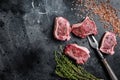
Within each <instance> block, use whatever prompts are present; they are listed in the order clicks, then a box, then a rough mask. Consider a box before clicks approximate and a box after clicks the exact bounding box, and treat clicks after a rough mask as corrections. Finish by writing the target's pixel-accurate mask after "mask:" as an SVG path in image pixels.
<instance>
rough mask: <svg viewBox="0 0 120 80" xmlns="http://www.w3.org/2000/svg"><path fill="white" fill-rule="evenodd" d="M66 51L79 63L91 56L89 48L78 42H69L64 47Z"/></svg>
mask: <svg viewBox="0 0 120 80" xmlns="http://www.w3.org/2000/svg"><path fill="white" fill-rule="evenodd" d="M64 53H65V54H66V55H68V56H70V57H71V58H73V59H74V60H76V63H77V64H84V63H85V62H86V61H87V60H88V58H89V57H90V55H89V53H90V52H89V50H88V49H87V48H86V47H82V46H78V45H77V44H68V45H67V46H66V47H65V49H64Z"/></svg>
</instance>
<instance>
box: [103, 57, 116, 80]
mask: <svg viewBox="0 0 120 80" xmlns="http://www.w3.org/2000/svg"><path fill="white" fill-rule="evenodd" d="M102 62H103V64H104V65H105V67H106V69H107V71H108V74H109V75H110V78H111V79H112V80H118V79H117V77H116V75H115V73H114V72H113V70H112V68H111V67H110V66H109V64H108V62H107V60H106V59H105V58H104V59H102Z"/></svg>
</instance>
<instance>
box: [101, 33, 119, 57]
mask: <svg viewBox="0 0 120 80" xmlns="http://www.w3.org/2000/svg"><path fill="white" fill-rule="evenodd" d="M116 44H117V41H116V36H115V34H114V33H112V32H108V31H106V33H105V34H104V37H103V39H102V44H101V46H100V51H101V52H103V53H106V54H110V55H113V54H114V53H115V51H114V47H115V45H116Z"/></svg>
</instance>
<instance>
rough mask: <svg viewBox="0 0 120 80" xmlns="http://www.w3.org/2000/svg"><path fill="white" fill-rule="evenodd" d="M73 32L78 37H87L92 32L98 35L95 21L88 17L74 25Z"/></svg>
mask: <svg viewBox="0 0 120 80" xmlns="http://www.w3.org/2000/svg"><path fill="white" fill-rule="evenodd" d="M72 33H73V34H75V35H76V36H78V37H81V38H85V37H86V36H88V35H91V34H94V35H96V34H97V33H98V31H97V27H96V24H95V22H94V21H92V20H90V19H89V17H86V18H85V20H84V21H83V22H81V23H77V24H73V25H72Z"/></svg>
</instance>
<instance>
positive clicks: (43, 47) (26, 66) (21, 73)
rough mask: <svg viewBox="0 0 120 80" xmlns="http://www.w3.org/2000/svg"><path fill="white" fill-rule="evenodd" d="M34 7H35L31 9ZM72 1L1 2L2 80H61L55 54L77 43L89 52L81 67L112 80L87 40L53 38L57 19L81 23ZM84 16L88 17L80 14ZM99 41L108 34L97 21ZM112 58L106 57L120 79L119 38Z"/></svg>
mask: <svg viewBox="0 0 120 80" xmlns="http://www.w3.org/2000/svg"><path fill="white" fill-rule="evenodd" d="M32 2H33V3H34V7H33V6H32ZM72 2H73V0H0V80H58V79H60V80H61V78H59V77H58V76H57V75H55V73H54V70H55V61H54V54H53V51H54V50H57V49H58V46H59V45H63V46H65V45H66V44H69V43H77V44H79V45H81V46H85V47H87V48H88V49H89V50H90V52H91V53H90V56H91V58H90V59H89V60H88V61H87V63H85V65H82V67H84V68H85V69H86V70H87V71H88V72H90V73H92V74H93V75H95V76H96V77H98V78H104V79H105V80H109V76H108V75H107V72H106V70H105V69H104V67H103V66H102V64H101V61H100V60H99V59H98V56H97V53H96V52H95V51H94V50H93V49H91V47H90V46H89V44H88V41H87V39H81V38H78V37H76V36H74V35H73V34H71V37H72V38H71V40H70V41H58V40H56V39H54V37H53V28H54V18H55V17H56V16H63V17H65V18H66V19H68V20H69V21H70V23H71V24H73V23H77V22H80V21H82V20H83V19H84V17H77V16H76V15H75V13H76V12H77V11H71V8H72V7H73V6H72ZM111 4H112V5H113V6H114V7H115V8H119V7H120V1H119V0H115V1H114V0H112V1H111ZM81 14H83V16H85V13H81ZM94 20H95V22H96V25H97V27H98V32H99V34H98V35H96V36H95V37H96V39H97V40H98V41H100V39H101V37H102V35H103V34H104V32H105V31H106V30H105V29H104V28H103V27H102V26H103V25H102V24H101V23H100V22H99V20H98V18H97V17H95V18H94ZM117 41H118V44H117V46H116V47H115V54H114V55H113V56H110V55H106V57H107V61H108V62H109V64H110V66H111V67H112V69H113V70H114V72H115V74H116V75H117V77H118V78H119V79H120V69H119V68H120V52H119V51H120V48H119V45H120V43H119V41H120V38H119V37H117Z"/></svg>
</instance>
